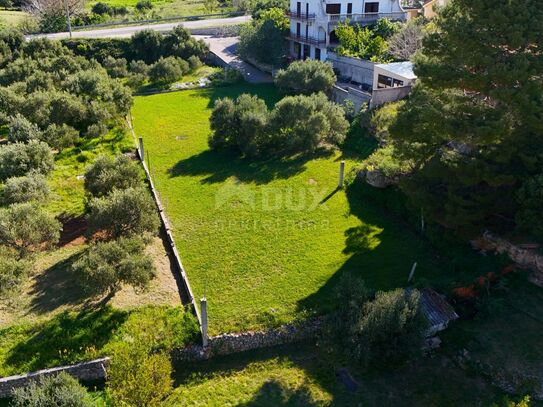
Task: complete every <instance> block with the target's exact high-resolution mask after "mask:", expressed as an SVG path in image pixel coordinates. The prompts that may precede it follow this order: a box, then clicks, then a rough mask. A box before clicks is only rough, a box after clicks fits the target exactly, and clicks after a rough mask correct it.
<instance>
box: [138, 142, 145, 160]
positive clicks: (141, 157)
mask: <svg viewBox="0 0 543 407" xmlns="http://www.w3.org/2000/svg"><path fill="white" fill-rule="evenodd" d="M139 153H140V160H141V161H142V162H143V161H144V160H145V153H144V151H143V137H140V151H139Z"/></svg>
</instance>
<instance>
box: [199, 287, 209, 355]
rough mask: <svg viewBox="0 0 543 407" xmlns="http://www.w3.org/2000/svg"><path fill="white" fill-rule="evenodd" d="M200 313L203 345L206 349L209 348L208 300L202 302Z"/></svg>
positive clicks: (204, 299)
mask: <svg viewBox="0 0 543 407" xmlns="http://www.w3.org/2000/svg"><path fill="white" fill-rule="evenodd" d="M200 312H201V319H202V345H203V347H204V348H205V347H206V346H207V339H208V337H207V300H206V298H205V297H204V298H202V299H201V300H200Z"/></svg>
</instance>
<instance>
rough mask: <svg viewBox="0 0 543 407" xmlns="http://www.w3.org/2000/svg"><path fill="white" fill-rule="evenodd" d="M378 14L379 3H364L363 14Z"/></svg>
mask: <svg viewBox="0 0 543 407" xmlns="http://www.w3.org/2000/svg"><path fill="white" fill-rule="evenodd" d="M378 12H379V2H377V1H376V2H371V3H366V4H365V5H364V13H378Z"/></svg>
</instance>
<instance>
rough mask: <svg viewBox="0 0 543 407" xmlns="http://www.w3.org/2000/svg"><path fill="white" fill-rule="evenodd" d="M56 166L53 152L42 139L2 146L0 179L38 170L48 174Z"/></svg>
mask: <svg viewBox="0 0 543 407" xmlns="http://www.w3.org/2000/svg"><path fill="white" fill-rule="evenodd" d="M53 167H54V160H53V153H52V151H51V149H50V148H49V146H48V145H47V144H45V143H43V142H41V141H35V140H31V141H30V142H28V144H22V143H14V144H8V145H4V146H0V180H5V179H7V178H10V177H17V176H21V175H24V174H26V173H28V172H29V171H32V170H34V171H36V172H38V173H41V174H48V173H49V172H51V170H52V169H53Z"/></svg>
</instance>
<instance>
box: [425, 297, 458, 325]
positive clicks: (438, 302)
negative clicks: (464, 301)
mask: <svg viewBox="0 0 543 407" xmlns="http://www.w3.org/2000/svg"><path fill="white" fill-rule="evenodd" d="M419 291H420V306H421V311H422V313H423V314H424V316H425V317H426V319H427V320H428V323H429V324H430V327H434V326H439V325H446V324H447V323H449V322H450V321H454V320H455V319H457V318H458V314H457V313H456V312H455V311H454V308H453V307H452V306H451V305H450V304H449V303H448V302H447V301H445V298H444V297H443V296H441V295H439V294H438V293H437V292H435V291H434V290H432V289H431V288H423V289H421V290H419Z"/></svg>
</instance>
